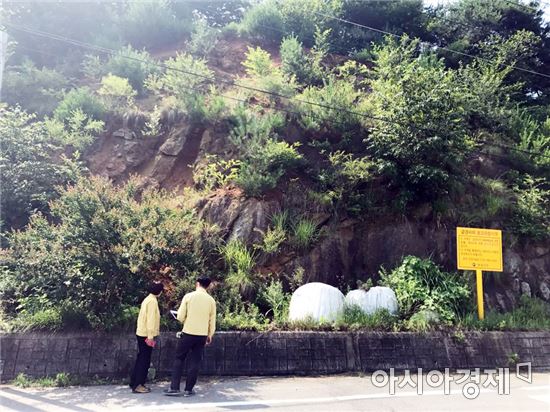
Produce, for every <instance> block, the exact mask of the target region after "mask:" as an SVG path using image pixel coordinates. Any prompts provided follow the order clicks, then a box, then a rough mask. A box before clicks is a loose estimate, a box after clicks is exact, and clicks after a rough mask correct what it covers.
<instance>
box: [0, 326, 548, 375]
mask: <svg viewBox="0 0 550 412" xmlns="http://www.w3.org/2000/svg"><path fill="white" fill-rule="evenodd" d="M175 345H176V338H175V336H174V334H172V333H163V334H162V336H161V337H160V340H159V343H158V345H157V347H156V348H155V350H154V351H153V360H152V366H153V367H155V368H156V369H157V374H158V375H159V376H166V375H168V374H169V372H170V370H171V367H172V356H173V354H174V350H175ZM135 354H136V339H135V336H133V335H131V334H128V335H105V334H92V333H75V334H43V333H31V334H2V335H0V380H1V381H6V380H10V379H13V378H14V377H15V376H17V374H19V373H21V372H22V373H25V374H27V375H29V376H35V377H41V376H46V375H53V374H56V373H58V372H68V373H71V374H75V375H81V376H99V377H119V378H120V377H126V376H128V375H129V374H130V369H131V368H132V366H133V362H134V359H135ZM514 354H517V357H518V358H519V361H520V362H531V363H532V366H533V368H534V369H538V370H549V369H550V332H484V333H466V334H465V337H464V339H462V338H458V339H457V338H456V337H453V336H451V335H448V334H444V333H430V334H426V335H423V334H416V333H403V332H401V333H377V332H357V333H354V332H270V333H263V334H262V333H257V332H218V333H217V334H216V335H215V337H214V342H213V344H212V345H211V346H208V347H207V348H206V350H205V357H204V361H203V364H202V372H201V373H203V374H210V375H288V374H298V375H306V374H326V373H339V372H359V371H363V372H369V371H374V370H377V369H389V368H392V367H393V368H396V369H416V368H419V367H421V368H424V369H425V370H426V369H443V368H446V367H449V368H453V369H455V368H476V367H479V368H494V367H506V366H508V365H509V362H510V359H511V358H515V357H516V355H514Z"/></svg>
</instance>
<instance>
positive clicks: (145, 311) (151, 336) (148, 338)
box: [130, 283, 164, 393]
mask: <svg viewBox="0 0 550 412" xmlns="http://www.w3.org/2000/svg"><path fill="white" fill-rule="evenodd" d="M163 289H164V286H163V285H162V283H153V284H151V286H149V289H148V291H149V295H148V296H147V297H146V298H145V299H143V302H142V303H141V308H140V309H139V316H138V320H137V330H136V338H137V343H138V355H137V358H136V364H135V366H134V370H133V372H132V376H131V377H130V387H131V388H132V392H134V393H148V392H151V389H149V388H148V387H146V386H145V380H146V379H147V372H148V370H149V365H150V364H151V352H152V351H153V348H154V347H155V343H156V342H155V336H158V335H159V331H160V311H159V304H158V301H157V298H158V296H159V295H160V294H161V293H162V290H163Z"/></svg>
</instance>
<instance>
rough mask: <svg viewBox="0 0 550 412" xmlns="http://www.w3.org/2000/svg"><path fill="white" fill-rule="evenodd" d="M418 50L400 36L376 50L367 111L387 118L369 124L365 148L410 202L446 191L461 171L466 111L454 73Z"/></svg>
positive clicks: (370, 121)
mask: <svg viewBox="0 0 550 412" xmlns="http://www.w3.org/2000/svg"><path fill="white" fill-rule="evenodd" d="M418 47H419V43H418V41H410V40H409V39H408V38H406V37H403V38H402V39H401V40H400V41H399V42H397V41H395V40H394V39H388V40H387V44H386V45H384V46H377V47H375V48H374V51H373V53H374V55H375V57H376V71H375V73H374V78H373V79H372V80H371V81H370V83H369V84H370V87H371V88H372V93H370V94H369V95H368V99H367V101H366V105H365V107H366V109H367V110H368V111H369V112H370V113H371V114H372V115H373V116H375V117H377V118H382V119H386V120H376V119H374V120H369V121H368V123H369V124H370V125H371V133H370V135H369V137H368V138H367V144H368V147H369V148H370V149H371V151H372V153H373V155H374V156H376V157H377V158H378V159H379V169H380V171H381V173H383V174H384V175H386V176H388V177H389V178H390V179H391V181H392V182H393V184H394V185H395V186H396V187H398V188H400V189H402V190H403V191H404V192H406V193H410V194H412V195H413V196H412V197H413V198H414V197H415V196H417V197H423V198H424V199H426V198H435V197H437V196H438V195H440V194H442V193H446V191H447V189H448V183H449V181H450V180H452V178H453V177H455V176H457V175H460V174H461V173H463V171H464V168H463V160H464V156H465V154H466V153H467V152H468V143H467V140H466V137H467V131H466V127H467V123H466V117H467V109H465V107H464V93H465V91H464V90H463V88H462V85H461V83H460V81H459V80H458V79H457V76H456V73H455V72H453V71H451V70H447V69H445V66H444V64H443V61H441V60H437V59H436V58H435V57H434V56H433V55H430V54H420V55H418ZM434 85H435V86H434Z"/></svg>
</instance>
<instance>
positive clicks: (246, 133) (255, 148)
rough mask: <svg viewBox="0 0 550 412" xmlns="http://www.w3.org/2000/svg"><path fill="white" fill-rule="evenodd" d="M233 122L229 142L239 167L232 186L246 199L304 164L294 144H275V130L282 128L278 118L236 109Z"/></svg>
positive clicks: (267, 188) (261, 191)
mask: <svg viewBox="0 0 550 412" xmlns="http://www.w3.org/2000/svg"><path fill="white" fill-rule="evenodd" d="M235 121H236V123H237V124H236V126H235V127H234V128H233V130H232V131H231V135H230V140H231V143H233V145H234V146H235V148H236V149H237V150H238V151H239V152H240V158H241V166H240V169H239V172H238V174H237V176H236V177H235V180H234V182H235V184H237V185H238V186H240V187H241V188H242V189H243V190H244V192H245V194H246V195H247V196H259V195H261V194H262V193H263V192H265V191H266V190H270V189H273V188H274V187H275V186H276V185H277V183H278V181H279V179H280V178H281V177H282V176H283V175H284V174H285V172H286V171H287V170H290V169H294V168H296V167H298V166H300V165H301V164H302V163H303V157H302V155H301V154H300V153H298V151H297V148H298V146H299V145H298V144H297V143H295V144H292V145H290V144H288V143H286V142H279V141H277V140H276V136H277V135H276V133H275V130H277V129H279V128H280V127H281V126H282V125H283V124H284V118H283V117H282V116H281V115H280V114H273V113H269V112H268V113H265V114H264V115H259V114H256V113H254V112H253V111H250V110H246V109H244V108H242V107H237V109H236V111H235Z"/></svg>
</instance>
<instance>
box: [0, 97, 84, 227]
mask: <svg viewBox="0 0 550 412" xmlns="http://www.w3.org/2000/svg"><path fill="white" fill-rule="evenodd" d="M34 120H35V117H34V115H29V114H27V113H26V112H24V111H22V110H21V109H20V108H18V107H15V108H5V107H4V108H0V141H1V142H2V144H1V145H0V175H1V176H2V196H1V197H0V207H1V212H2V217H1V220H2V230H4V229H9V228H11V227H21V226H23V225H24V224H25V223H26V222H27V219H28V217H29V215H30V214H31V213H32V212H34V211H42V212H45V211H47V210H48V202H49V201H50V200H52V199H54V198H55V197H57V195H58V193H57V190H56V187H57V186H59V185H64V184H67V183H70V182H74V181H75V179H76V178H77V177H78V175H79V170H80V168H79V165H78V162H77V161H76V160H75V159H69V158H67V157H65V156H63V154H62V153H63V151H62V146H61V144H60V143H59V142H58V141H56V140H54V139H52V137H51V136H50V134H49V133H48V130H47V128H46V126H45V124H44V123H43V122H36V121H34Z"/></svg>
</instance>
